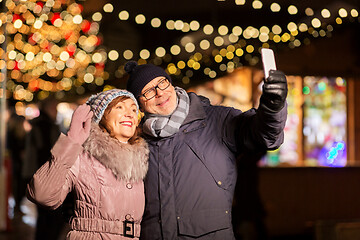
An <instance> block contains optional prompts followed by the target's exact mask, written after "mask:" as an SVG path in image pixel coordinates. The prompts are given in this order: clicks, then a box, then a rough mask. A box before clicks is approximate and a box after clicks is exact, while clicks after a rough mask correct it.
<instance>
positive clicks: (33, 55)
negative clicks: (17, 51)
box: [25, 52, 35, 61]
mask: <svg viewBox="0 0 360 240" xmlns="http://www.w3.org/2000/svg"><path fill="white" fill-rule="evenodd" d="M34 57H35V54H34V53H33V52H28V53H27V54H26V55H25V59H26V61H32V60H34Z"/></svg>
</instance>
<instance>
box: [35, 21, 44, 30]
mask: <svg viewBox="0 0 360 240" xmlns="http://www.w3.org/2000/svg"><path fill="white" fill-rule="evenodd" d="M33 26H34V28H35V29H40V28H41V27H42V26H43V22H42V21H40V20H36V21H35V22H34V25H33Z"/></svg>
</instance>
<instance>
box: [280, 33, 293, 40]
mask: <svg viewBox="0 0 360 240" xmlns="http://www.w3.org/2000/svg"><path fill="white" fill-rule="evenodd" d="M290 38H291V36H290V34H289V33H284V34H283V35H282V36H281V41H283V42H287V41H289V40H290Z"/></svg>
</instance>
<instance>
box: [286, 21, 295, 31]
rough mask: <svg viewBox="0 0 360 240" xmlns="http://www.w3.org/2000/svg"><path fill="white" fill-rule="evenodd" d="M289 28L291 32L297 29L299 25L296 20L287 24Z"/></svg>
mask: <svg viewBox="0 0 360 240" xmlns="http://www.w3.org/2000/svg"><path fill="white" fill-rule="evenodd" d="M287 29H288V30H289V31H290V32H293V31H296V30H297V25H296V23H294V22H289V23H288V25H287Z"/></svg>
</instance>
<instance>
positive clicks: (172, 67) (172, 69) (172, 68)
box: [167, 63, 177, 74]
mask: <svg viewBox="0 0 360 240" xmlns="http://www.w3.org/2000/svg"><path fill="white" fill-rule="evenodd" d="M167 70H168V72H169V73H170V74H175V73H176V71H177V68H176V66H175V64H173V63H170V64H169V65H168V66H167Z"/></svg>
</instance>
